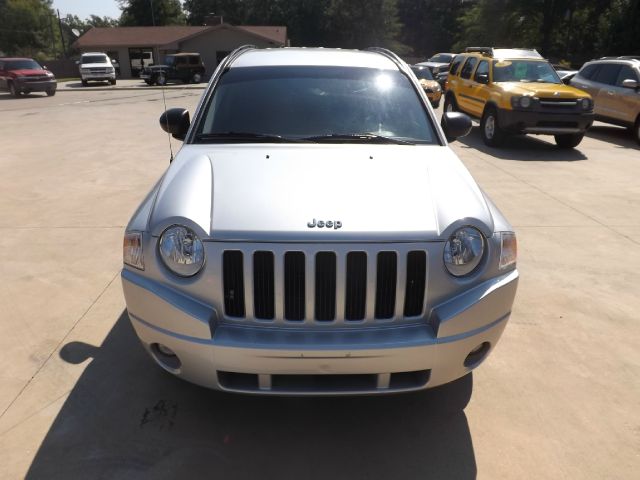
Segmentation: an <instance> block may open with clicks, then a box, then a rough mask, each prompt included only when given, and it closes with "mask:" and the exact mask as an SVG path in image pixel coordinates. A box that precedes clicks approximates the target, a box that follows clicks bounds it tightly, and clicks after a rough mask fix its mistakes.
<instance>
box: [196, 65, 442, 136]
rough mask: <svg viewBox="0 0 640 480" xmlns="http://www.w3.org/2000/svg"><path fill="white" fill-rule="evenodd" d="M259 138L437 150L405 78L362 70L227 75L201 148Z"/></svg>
mask: <svg viewBox="0 0 640 480" xmlns="http://www.w3.org/2000/svg"><path fill="white" fill-rule="evenodd" d="M232 133H233V134H234V135H233V136H232V137H230V134H232ZM236 133H244V134H245V135H237V134H236ZM256 136H262V137H263V138H265V137H266V136H271V137H284V139H287V140H289V139H290V140H292V141H294V140H296V139H297V140H300V139H308V140H309V141H320V140H319V137H323V138H324V139H325V141H326V140H330V141H336V142H337V141H339V140H342V141H362V142H365V141H373V139H374V138H375V139H376V141H379V140H380V139H381V138H382V137H385V138H392V139H400V140H406V141H410V142H412V143H436V142H437V140H436V135H435V132H434V129H433V127H432V125H431V123H430V120H429V118H428V116H427V113H426V110H425V108H424V105H423V104H422V102H421V101H420V98H419V97H418V94H417V92H416V91H415V89H414V88H413V86H412V84H411V82H410V81H409V79H408V78H407V77H406V76H404V75H403V74H402V73H400V72H398V71H391V70H376V69H372V68H359V67H326V66H321V67H317V66H294V67H282V66H278V67H275V66H265V67H240V68H232V69H230V70H229V71H227V72H226V73H225V74H224V75H223V76H222V78H221V80H220V83H219V84H218V86H217V87H216V89H215V92H214V94H213V96H212V97H211V98H210V99H209V101H208V103H207V105H206V107H205V113H204V116H203V118H202V121H201V122H200V124H199V125H198V127H197V128H196V140H197V141H201V142H213V141H218V142H219V141H222V138H220V137H223V138H224V141H229V140H230V138H232V139H233V141H251V140H250V139H251V138H253V141H255V138H256ZM354 136H355V137H357V138H354ZM282 139H283V138H281V140H282ZM345 139H347V140H345Z"/></svg>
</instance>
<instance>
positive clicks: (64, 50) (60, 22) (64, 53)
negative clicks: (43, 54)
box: [56, 8, 67, 58]
mask: <svg viewBox="0 0 640 480" xmlns="http://www.w3.org/2000/svg"><path fill="white" fill-rule="evenodd" d="M56 12H57V13H58V27H60V40H61V41H62V54H63V55H64V56H65V58H66V56H67V46H66V45H65V43H64V34H63V33H62V20H60V10H58V9H57V8H56Z"/></svg>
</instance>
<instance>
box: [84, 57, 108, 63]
mask: <svg viewBox="0 0 640 480" xmlns="http://www.w3.org/2000/svg"><path fill="white" fill-rule="evenodd" d="M82 63H108V62H107V57H106V56H105V55H83V57H82Z"/></svg>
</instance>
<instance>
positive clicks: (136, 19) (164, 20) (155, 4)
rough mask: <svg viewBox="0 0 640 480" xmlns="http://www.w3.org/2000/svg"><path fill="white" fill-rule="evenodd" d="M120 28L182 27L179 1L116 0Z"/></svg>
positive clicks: (182, 16)
mask: <svg viewBox="0 0 640 480" xmlns="http://www.w3.org/2000/svg"><path fill="white" fill-rule="evenodd" d="M118 4H119V5H120V9H121V10H122V15H121V16H120V25H122V26H151V25H157V26H161V25H184V24H185V16H184V12H183V11H182V6H181V5H180V1H179V0H118Z"/></svg>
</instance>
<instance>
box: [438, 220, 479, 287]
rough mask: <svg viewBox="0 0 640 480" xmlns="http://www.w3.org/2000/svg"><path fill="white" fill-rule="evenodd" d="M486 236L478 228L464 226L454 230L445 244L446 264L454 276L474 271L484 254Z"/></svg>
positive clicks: (461, 275)
mask: <svg viewBox="0 0 640 480" xmlns="http://www.w3.org/2000/svg"><path fill="white" fill-rule="evenodd" d="M484 244H485V241H484V236H483V235H482V233H480V231H479V230H478V229H477V228H474V227H462V228H459V229H458V230H456V231H455V232H453V235H451V236H450V237H449V240H447V243H446V244H445V246H444V264H445V266H446V267H447V270H448V271H449V273H450V274H451V275H453V276H454V277H463V276H465V275H469V274H470V273H471V272H473V271H474V270H475V269H476V267H477V266H478V265H479V264H480V261H481V260H482V256H483V255H484Z"/></svg>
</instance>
